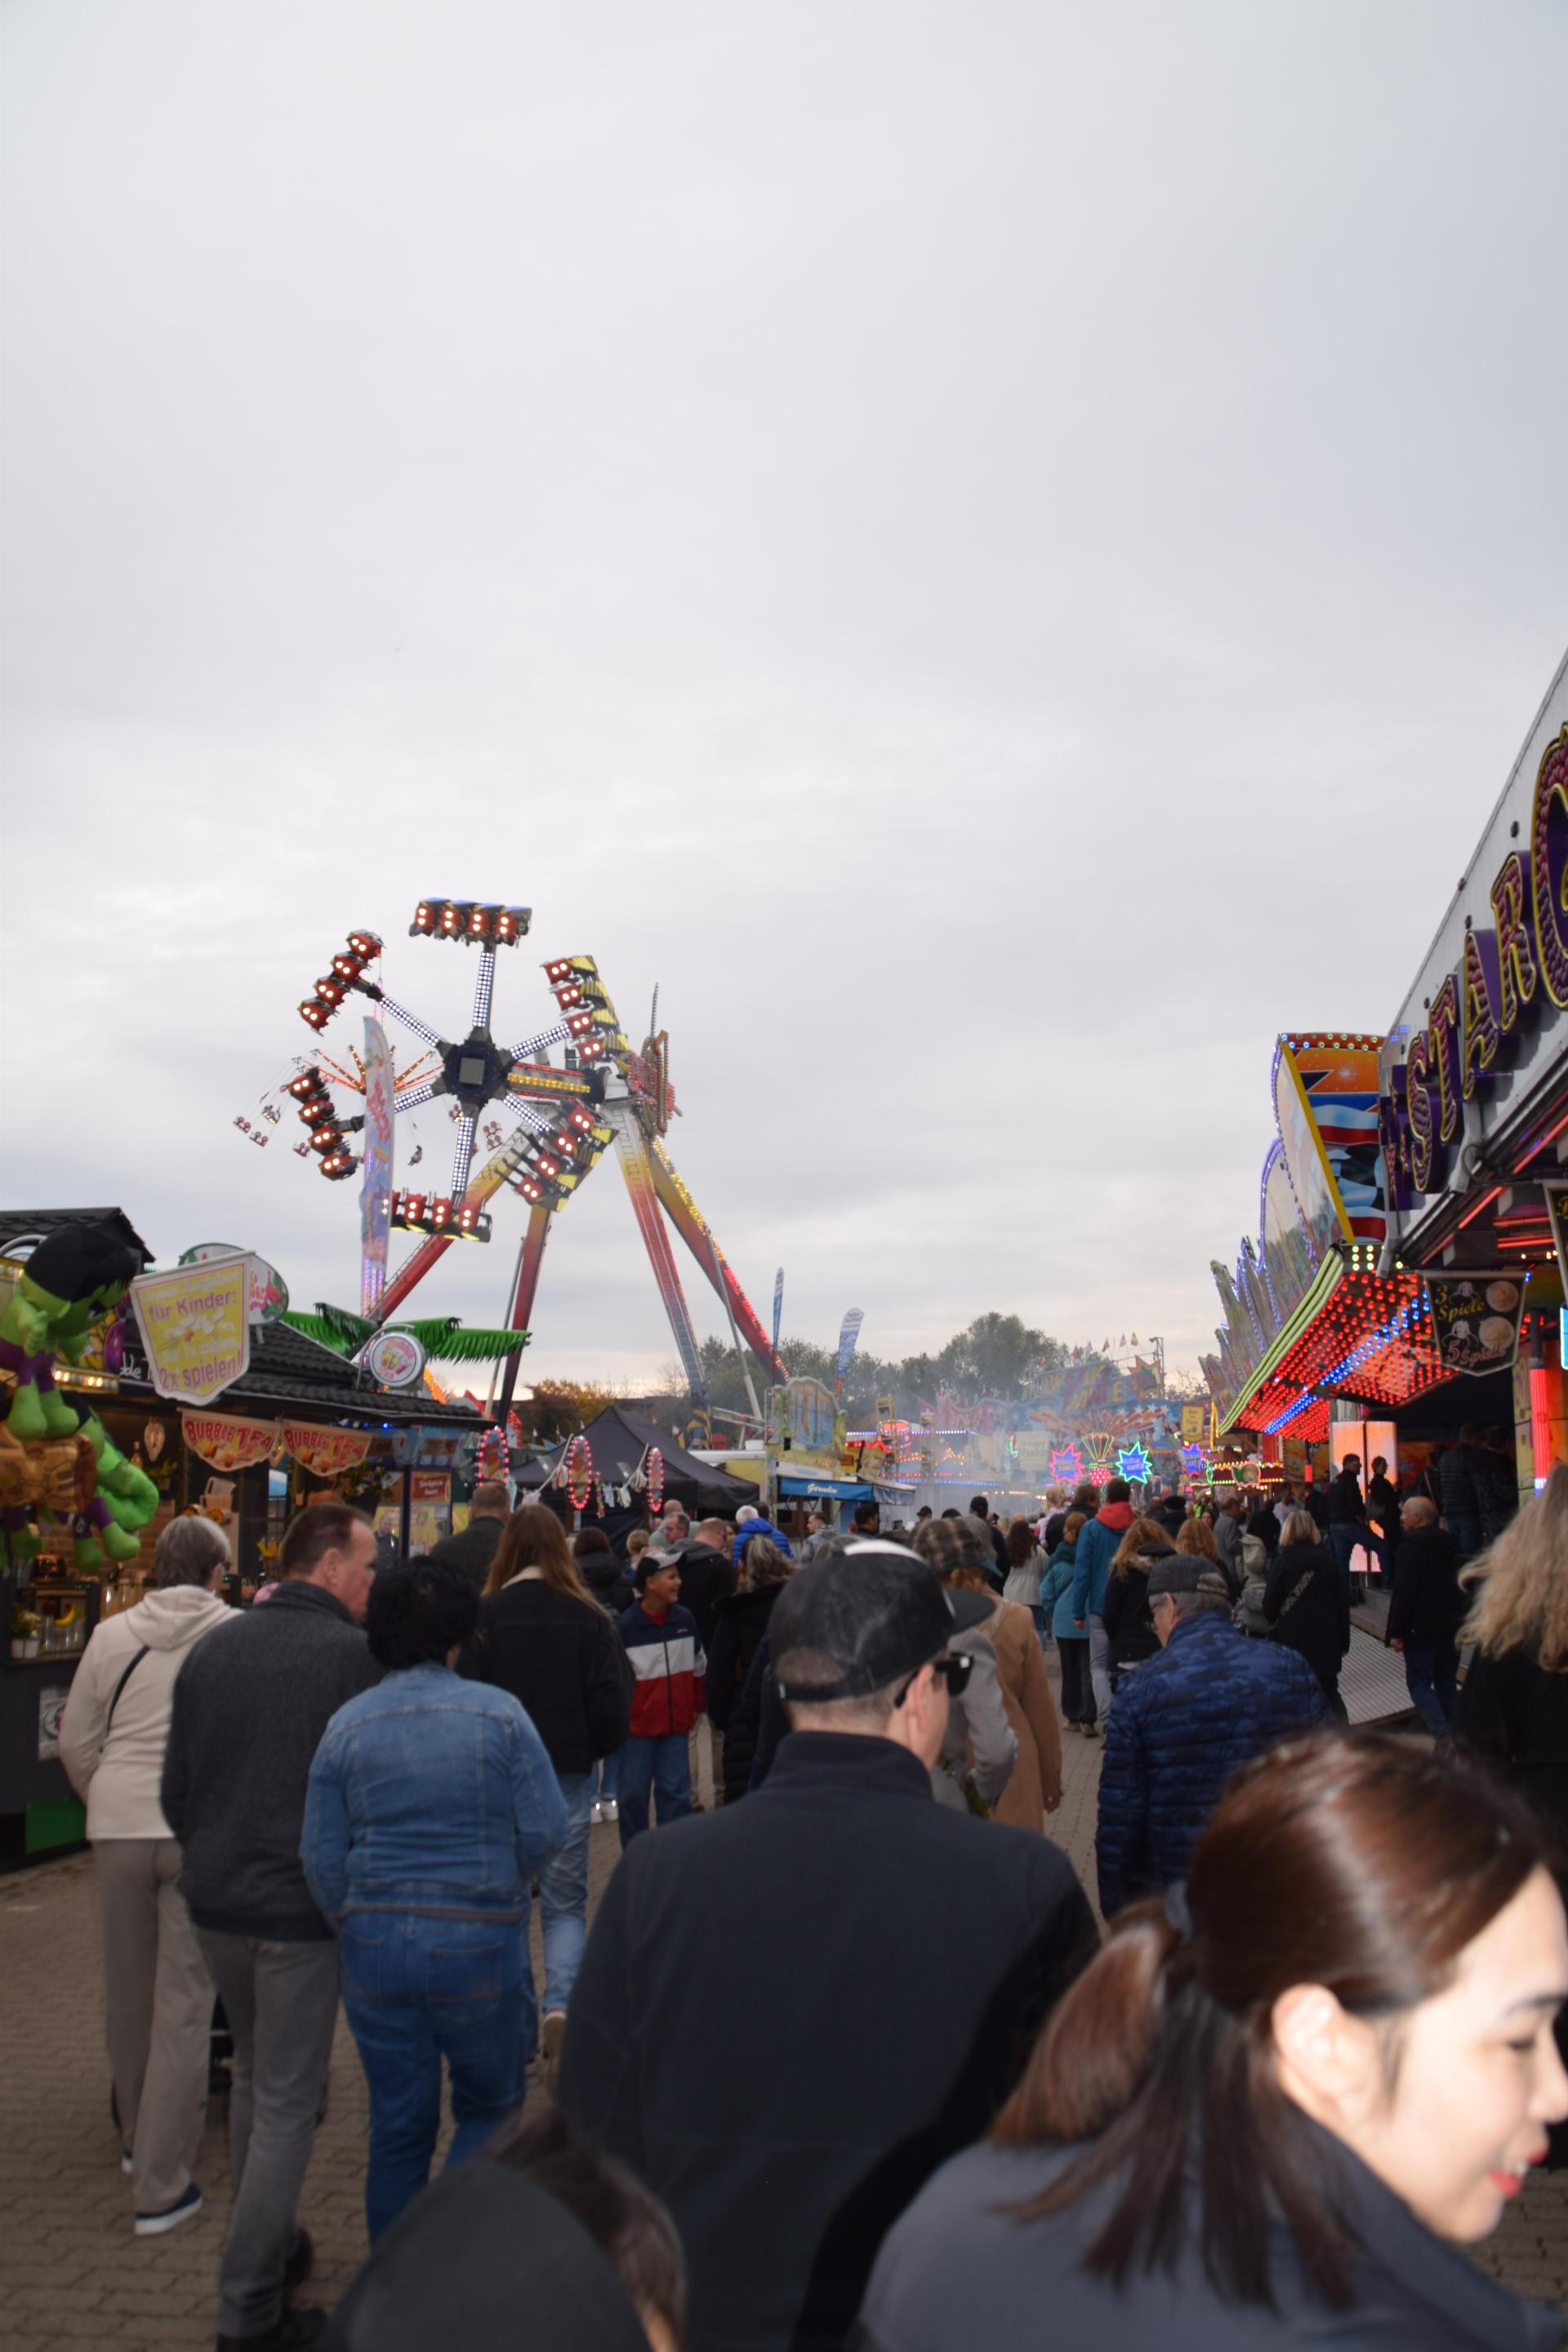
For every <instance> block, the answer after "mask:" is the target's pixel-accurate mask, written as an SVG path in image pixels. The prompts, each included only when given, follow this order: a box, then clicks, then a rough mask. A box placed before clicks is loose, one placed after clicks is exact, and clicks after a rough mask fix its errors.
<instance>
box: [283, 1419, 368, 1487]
mask: <svg viewBox="0 0 1568 2352" xmlns="http://www.w3.org/2000/svg"><path fill="white" fill-rule="evenodd" d="M278 1433H279V1436H280V1437H281V1438H282V1440H283V1443H284V1444H285V1445H286V1446H287V1447H288V1449H289V1453H290V1454H292V1455H293V1456H294V1459H295V1461H296V1462H298V1463H299V1464H300V1466H301V1467H302V1468H303V1469H306V1470H308V1471H309V1472H310V1475H311V1476H312V1477H313V1478H338V1477H341V1476H342V1473H343V1472H344V1471H345V1470H357V1469H358V1468H359V1465H360V1464H361V1463H362V1462H363V1460H364V1457H365V1455H366V1454H368V1453H369V1452H370V1437H369V1433H368V1432H365V1431H362V1430H357V1429H322V1428H321V1427H320V1426H319V1424H318V1423H315V1422H309V1421H284V1422H279V1425H278Z"/></svg>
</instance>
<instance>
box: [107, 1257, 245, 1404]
mask: <svg viewBox="0 0 1568 2352" xmlns="http://www.w3.org/2000/svg"><path fill="white" fill-rule="evenodd" d="M250 1275H251V1265H250V1253H249V1251H248V1250H237V1251H235V1252H234V1253H233V1255H230V1256H228V1257H226V1258H217V1257H213V1258H208V1259H207V1260H206V1261H205V1264H203V1265H176V1266H174V1267H171V1269H170V1270H169V1272H168V1273H167V1274H143V1275H139V1276H137V1278H136V1280H135V1281H134V1282H133V1283H132V1286H131V1303H132V1307H133V1308H134V1309H135V1314H136V1322H137V1328H139V1330H140V1331H141V1334H142V1346H143V1348H144V1349H146V1351H147V1364H148V1369H149V1370H150V1371H151V1373H152V1376H153V1387H154V1388H155V1389H156V1390H157V1391H158V1394H159V1395H160V1396H163V1397H175V1398H178V1399H179V1400H180V1402H182V1403H184V1404H207V1403H210V1402H211V1401H212V1399H213V1398H214V1397H216V1396H221V1395H222V1393H223V1391H224V1390H225V1389H226V1388H227V1387H229V1386H230V1384H231V1383H232V1382H233V1381H237V1380H238V1379H239V1377H240V1375H241V1373H242V1372H244V1371H246V1370H247V1369H248V1368H249V1364H250V1317H249V1313H248V1311H247V1310H248V1307H249V1303H250Z"/></svg>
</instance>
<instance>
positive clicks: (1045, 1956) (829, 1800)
mask: <svg viewBox="0 0 1568 2352" xmlns="http://www.w3.org/2000/svg"><path fill="white" fill-rule="evenodd" d="M992 1605H993V1604H992V1602H991V1600H990V1598H989V1596H988V1595H987V1594H984V1593H978V1592H970V1591H963V1590H962V1589H961V1590H955V1591H948V1590H945V1589H944V1588H943V1587H942V1585H941V1584H940V1583H939V1582H938V1580H937V1579H936V1577H935V1576H934V1575H933V1574H932V1572H931V1570H930V1569H928V1568H926V1567H925V1566H924V1565H923V1564H922V1563H921V1561H920V1560H918V1559H913V1558H911V1557H910V1554H909V1553H908V1552H907V1551H905V1550H904V1549H902V1548H901V1547H900V1546H899V1545H895V1544H890V1543H886V1542H880V1541H879V1542H874V1543H863V1544H851V1545H849V1546H848V1547H847V1548H846V1549H844V1550H843V1551H842V1552H840V1553H839V1554H838V1555H837V1556H836V1557H835V1558H833V1559H826V1560H818V1561H815V1562H813V1563H812V1565H811V1566H809V1567H807V1568H803V1569H801V1570H798V1571H797V1573H796V1574H795V1576H794V1577H793V1578H791V1580H789V1582H788V1583H787V1584H786V1585H785V1587H784V1591H782V1592H781V1594H780V1595H779V1598H778V1600H777V1601H776V1602H775V1603H774V1606H773V1616H772V1619H771V1621H770V1626H769V1639H770V1643H771V1646H772V1650H773V1660H774V1664H775V1666H776V1670H777V1675H778V1682H779V1687H780V1690H781V1692H782V1694H783V1696H784V1703H785V1705H786V1706H787V1707H788V1709H789V1714H790V1719H791V1723H792V1726H793V1728H792V1730H791V1731H790V1734H789V1736H788V1737H787V1738H784V1740H783V1741H782V1743H781V1745H780V1747H779V1750H778V1756H777V1759H776V1761H775V1762H774V1765H773V1770H772V1772H771V1773H770V1774H769V1777H768V1780H767V1781H766V1784H765V1785H764V1786H763V1788H761V1789H759V1790H757V1791H756V1792H755V1794H754V1795H752V1796H751V1797H748V1799H747V1801H746V1802H745V1803H744V1804H743V1805H740V1806H737V1807H735V1808H734V1809H733V1810H732V1811H731V1810H730V1809H728V1808H726V1809H725V1810H724V1811H721V1812H719V1813H716V1814H714V1815H712V1816H711V1817H710V1818H708V1819H706V1820H689V1821H683V1822H676V1823H675V1824H674V1825H673V1827H671V1828H669V1829H668V1830H664V1831H661V1832H659V1834H658V1836H657V1837H649V1838H641V1839H638V1840H637V1843H635V1844H633V1845H632V1846H631V1847H630V1848H629V1849H628V1850H627V1852H626V1854H625V1856H624V1857H623V1859H622V1862H621V1865H620V1868H619V1869H618V1870H617V1871H616V1874H615V1876H614V1877H613V1878H612V1879H611V1881H610V1883H609V1885H608V1887H607V1888H606V1890H605V1895H604V1899H603V1901H602V1902H601V1904H600V1907H599V1913H598V1916H597V1918H596V1919H595V1924H594V1928H593V1932H592V1934H591V1935H590V1937H589V1939H588V1948H587V1951H586V1953H585V1955H584V1962H583V1970H582V1974H581V1975H580V1976H579V1978H578V1979H577V1984H576V1988H575V1990H574V1995H573V2001H572V2011H571V2018H570V2021H569V2023H568V2025H567V2029H566V2042H565V2048H564V2051H563V2064H562V2072H561V2081H560V2090H559V2094H558V2095H559V2100H560V2104H561V2106H562V2108H563V2111H564V2113H565V2115H566V2116H567V2118H568V2120H569V2121H570V2122H572V2123H573V2124H574V2125H576V2126H578V2127H579V2128H580V2129H582V2130H583V2131H584V2132H585V2133H586V2134H587V2135H588V2136H589V2137H591V2138H593V2139H594V2140H595V2141H596V2142H597V2143H598V2144H599V2145H600V2146H602V2147H605V2148H606V2149H607V2150H608V2151H609V2152H610V2153H611V2154H612V2155H615V2156H618V2157H620V2158H622V2159H623V2160H624V2161H625V2162H626V2163H627V2164H629V2165H630V2166H631V2167H632V2168H633V2170H634V2171H636V2172H637V2173H638V2174H639V2175H640V2176H641V2178H642V2179H644V2180H645V2181H646V2182H647V2184H648V2186H649V2187H650V2188H651V2189H655V2190H656V2191H657V2192H658V2195H659V2196H660V2197H662V2198H663V2200H665V2202H666V2204H667V2205H668V2207H669V2209H670V2211H671V2213H672V2215H673V2216H674V2219H675V2222H676V2226H677V2227H678V2229H679V2231H680V2236H681V2241H682V2242H683V2244H684V2246H685V2248H686V2252H687V2259H688V2261H689V2265H690V2274H691V2324H690V2338H689V2341H690V2347H691V2352H733V2347H737V2346H740V2345H744V2346H745V2347H746V2352H829V2348H830V2347H832V2352H837V2347H840V2346H841V2345H842V2343H843V2340H844V2338H845V2336H846V2335H847V2331H848V2329H849V2326H850V2324H851V2322H852V2321H853V2318H854V2315H855V2313H856V2310H857V2308H858V2304H859V2300H860V2296H861V2293H862V2291H863V2289H864V2286H865V2282H866V2277H867V2273H868V2271H869V2269H870V2266H871V2263H872V2261H873V2259H874V2257H875V2255H876V2252H877V2248H878V2246H879V2243H880V2242H881V2239H882V2236H883V2234H884V2232H885V2231H887V2229H888V2228H889V2225H890V2223H891V2222H892V2221H894V2219H895V2218H896V2217H897V2215H898V2214H899V2213H900V2212H901V2211H902V2210H903V2208H904V2206H905V2205H906V2204H907V2203H908V2202H909V2200H910V2198H911V2197H912V2196H913V2195H914V2194H915V2191H916V2190H917V2189H919V2188H920V2187H921V2183H922V2182H923V2181H924V2180H925V2179H926V2178H927V2176H928V2175H929V2174H930V2173H931V2171H933V2170H934V2169H935V2168H936V2167H937V2166H938V2165H939V2164H941V2163H942V2161H943V2160H944V2159H945V2158H947V2157H948V2156H950V2155H952V2153H954V2151H955V2150H956V2149H958V2148H960V2147H965V2146H967V2145H968V2144H969V2142H970V2141H972V2140H973V2139H974V2138H975V2137H978V2136H979V2135H980V2134H981V2133H982V2132H983V2131H984V2129H985V2127H986V2126H987V2124H988V2123H989V2121H990V2119H991V2117H992V2116H994V2113H995V2112H996V2109H997V2107H998V2106H999V2105H1000V2104H1001V2102H1002V2100H1003V2099H1004V2098H1005V2096H1006V2095H1007V2092H1008V2090H1009V2089H1010V2087H1011V2085H1012V2084H1013V2083H1014V2082H1015V2081H1016V2077H1017V2074H1018V2072H1019V2070H1020V2068H1021V2067H1022V2065H1023V2063H1024V2060H1025V2058H1026V2055H1027V2053H1028V2049H1029V2046H1030V2043H1031V2042H1032V2040H1033V2037H1034V2034H1035V2032H1036V2031H1037V2027H1038V2025H1039V2021H1040V2020H1041V2018H1042V2016H1043V2015H1044V2014H1045V2012H1046V2011H1047V2009H1048V2008H1049V2007H1050V2005H1051V2003H1052V2002H1053V2001H1054V2000H1055V1999H1056V1998H1057V1996H1058V1993H1059V1992H1060V1990H1062V1988H1063V1986H1064V1985H1065V1984H1066V1983H1067V1981H1068V1979H1070V1977H1071V1976H1072V1975H1073V1974H1074V1973H1075V1972H1076V1970H1077V1969H1078V1968H1079V1966H1080V1965H1081V1963H1082V1961H1083V1960H1084V1958H1087V1956H1088V1954H1089V1951H1090V1950H1092V1948H1093V1945H1094V1928H1093V1924H1092V1920H1091V1916H1090V1914H1089V1906H1088V1904H1087V1903H1086V1901H1085V1900H1084V1896H1083V1894H1082V1891H1081V1890H1080V1888H1079V1885H1078V1883H1077V1880H1076V1879H1075V1878H1074V1876H1073V1873H1072V1870H1071V1868H1070V1866H1069V1864H1068V1862H1067V1860H1066V1858H1065V1856H1064V1855H1063V1854H1062V1853H1060V1852H1059V1851H1058V1848H1057V1847H1055V1846H1054V1845H1052V1844H1051V1843H1049V1842H1048V1840H1047V1839H1045V1838H1041V1837H1037V1836H1031V1835H1030V1834H1029V1833H1028V1832H1026V1831H1023V1830H1011V1829H1007V1828H1005V1827H1003V1826H1001V1825H1000V1824H994V1823H993V1824H982V1823H979V1822H975V1821H973V1820H972V1819H971V1818H970V1817H969V1816H968V1815H966V1814H963V1813H960V1812H955V1811H949V1810H948V1809H947V1808H946V1807H944V1806H942V1805H939V1804H937V1803H936V1802H935V1801H934V1799H933V1797H932V1795H931V1764H932V1762H933V1761H934V1759H935V1758H936V1756H937V1755H938V1753H939V1752H940V1750H941V1747H942V1738H943V1736H944V1734H945V1732H946V1728H947V1716H948V1698H949V1691H950V1687H951V1686H952V1685H955V1684H956V1685H957V1686H958V1687H960V1688H962V1687H963V1682H964V1681H965V1680H966V1679H967V1660H966V1658H965V1657H964V1655H963V1633H964V1632H965V1631H966V1629H967V1628H968V1627H970V1626H972V1625H973V1624H976V1623H978V1622H981V1621H982V1620H983V1619H984V1618H985V1617H987V1616H989V1615H990V1613H991V1609H992ZM716 1929H717V1932H716Z"/></svg>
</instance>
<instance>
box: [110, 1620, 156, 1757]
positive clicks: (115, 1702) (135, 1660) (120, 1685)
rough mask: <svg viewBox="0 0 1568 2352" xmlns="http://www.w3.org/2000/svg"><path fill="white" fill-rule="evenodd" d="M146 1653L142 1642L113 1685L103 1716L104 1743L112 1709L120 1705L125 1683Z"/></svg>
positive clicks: (145, 1647) (111, 1719)
mask: <svg viewBox="0 0 1568 2352" xmlns="http://www.w3.org/2000/svg"><path fill="white" fill-rule="evenodd" d="M146 1654H147V1644H146V1643H145V1642H143V1643H142V1647H141V1648H140V1649H139V1650H138V1651H137V1652H136V1653H135V1654H134V1656H133V1657H132V1661H131V1664H129V1665H128V1666H127V1667H126V1669H125V1672H124V1673H123V1674H122V1675H121V1677H120V1680H119V1681H118V1682H117V1683H116V1684H115V1685H114V1696H113V1697H112V1698H111V1699H110V1702H109V1713H108V1714H107V1715H106V1716H105V1717H104V1718H103V1737H104V1741H105V1743H106V1744H107V1742H108V1739H109V1727H110V1724H111V1723H112V1722H113V1721H114V1710H115V1708H116V1707H117V1706H119V1705H120V1698H121V1692H122V1691H123V1690H124V1688H125V1685H126V1684H127V1683H128V1682H129V1681H130V1680H131V1677H132V1675H133V1674H134V1673H135V1672H136V1669H137V1667H138V1666H139V1665H140V1664H141V1663H142V1659H143V1658H144V1657H145V1656H146Z"/></svg>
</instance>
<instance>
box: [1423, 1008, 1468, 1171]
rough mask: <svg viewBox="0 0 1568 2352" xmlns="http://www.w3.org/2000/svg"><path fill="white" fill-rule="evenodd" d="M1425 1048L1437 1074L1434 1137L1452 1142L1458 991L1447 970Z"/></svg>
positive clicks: (1456, 1125) (1456, 1096)
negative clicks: (1435, 1132)
mask: <svg viewBox="0 0 1568 2352" xmlns="http://www.w3.org/2000/svg"><path fill="white" fill-rule="evenodd" d="M1426 1036H1427V1051H1428V1053H1429V1054H1430V1055H1431V1066H1432V1067H1433V1069H1434V1070H1436V1074H1437V1113H1438V1116H1437V1136H1438V1140H1439V1141H1440V1142H1443V1143H1452V1142H1453V1140H1454V1139H1455V1137H1456V1136H1457V1135H1458V1132H1459V1124H1460V1112H1459V992H1458V988H1457V987H1456V985H1455V982H1454V975H1453V973H1452V972H1451V971H1450V972H1448V973H1447V974H1446V975H1445V977H1444V981H1443V985H1442V987H1441V988H1440V989H1439V990H1438V991H1437V993H1436V996H1435V997H1434V998H1433V999H1432V1017H1431V1019H1430V1020H1429V1022H1428V1023H1427V1024H1426Z"/></svg>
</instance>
